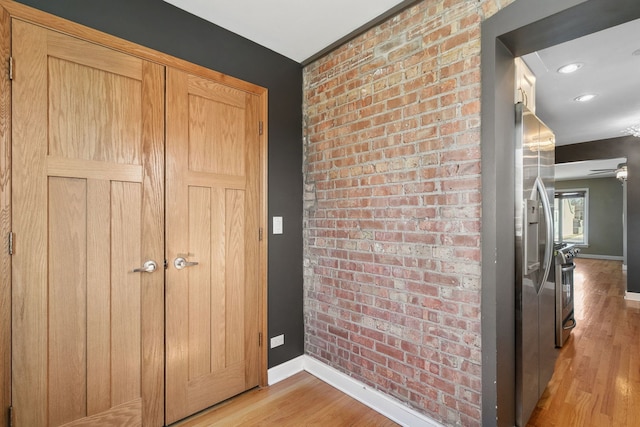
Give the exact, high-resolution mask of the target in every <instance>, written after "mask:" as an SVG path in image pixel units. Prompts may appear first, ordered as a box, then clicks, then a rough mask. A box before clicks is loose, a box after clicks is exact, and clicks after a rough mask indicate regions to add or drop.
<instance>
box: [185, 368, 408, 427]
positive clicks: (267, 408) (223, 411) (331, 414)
mask: <svg viewBox="0 0 640 427" xmlns="http://www.w3.org/2000/svg"><path fill="white" fill-rule="evenodd" d="M397 425H398V424H396V423H394V422H393V421H391V420H389V419H388V418H386V417H384V416H382V415H380V414H379V413H377V412H375V411H374V410H372V409H370V408H368V407H367V406H365V405H363V404H362V403H360V402H358V401H356V400H355V399H353V398H351V397H349V396H347V395H346V394H344V393H342V392H341V391H339V390H337V389H335V388H333V387H332V386H330V385H328V384H326V383H324V382H322V381H320V380H319V379H317V378H316V377H314V376H313V375H311V374H308V373H306V372H301V373H299V374H296V375H294V376H292V377H290V378H287V379H286V380H284V381H281V382H279V383H277V384H275V385H272V386H271V387H265V388H263V389H254V390H251V391H248V392H246V393H244V394H242V395H241V396H239V397H236V398H235V399H231V400H229V401H227V402H224V403H222V404H220V405H218V406H216V407H214V408H212V409H209V410H207V411H204V412H202V413H200V414H197V415H195V416H193V417H191V418H188V419H187V420H185V421H182V422H181V423H178V424H175V426H176V427H177V426H179V427H213V426H219V427H221V426H224V427H227V426H229V427H231V426H234V427H236V426H242V427H253V426H265V427H266V426H277V427H294V426H295V427H304V426H317V427H329V426H330V427H342V426H353V427H358V426H360V427H374V426H375V427H391V426H397Z"/></svg>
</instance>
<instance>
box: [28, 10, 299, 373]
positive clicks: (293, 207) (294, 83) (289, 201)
mask: <svg viewBox="0 0 640 427" xmlns="http://www.w3.org/2000/svg"><path fill="white" fill-rule="evenodd" d="M21 3H24V4H27V5H29V6H33V7H35V8H37V9H41V10H44V11H47V12H49V13H52V14H54V15H58V16H61V17H63V18H66V19H69V20H71V21H75V22H79V23H81V24H84V25H86V26H88V27H91V28H95V29H98V30H101V31H104V32H106V33H109V34H113V35H115V36H118V37H121V38H123V39H126V40H129V41H133V42H135V43H138V44H141V45H143V46H147V47H149V48H152V49H155V50H158V51H161V52H164V53H168V54H170V55H173V56H176V57H178V58H181V59H184V60H187V61H190V62H193V63H195V64H198V65H202V66H204V67H207V68H210V69H213V70H216V71H219V72H222V73H224V74H228V75H230V76H233V77H236V78H239V79H242V80H245V81H248V82H251V83H254V84H257V85H260V86H263V87H265V88H267V89H268V90H269V189H268V203H269V218H271V217H272V216H274V215H278V216H283V217H284V230H285V234H283V235H278V236H273V235H271V220H269V223H270V224H269V264H268V269H269V276H268V286H269V300H268V306H269V308H268V322H269V336H270V337H271V336H274V335H279V334H282V333H284V334H285V345H283V346H281V347H278V348H276V349H273V350H269V367H272V366H275V365H278V364H280V363H282V362H285V361H287V360H290V359H292V358H294V357H296V356H299V355H301V354H303V352H304V339H303V333H304V326H303V313H302V310H303V305H302V130H301V129H302V69H301V66H300V64H298V63H297V62H295V61H292V60H290V59H287V58H285V57H283V56H281V55H279V54H276V53H274V52H273V51H271V50H268V49H266V48H263V47H261V46H259V45H257V44H255V43H252V42H250V41H248V40H246V39H244V38H242V37H239V36H237V35H235V34H233V33H230V32H228V31H226V30H224V29H222V28H220V27H218V26H215V25H213V24H211V23H208V22H207V21H204V20H202V19H200V18H197V17H195V16H193V15H191V14H188V13H186V12H184V11H182V10H180V9H178V8H175V7H174V6H172V5H170V4H168V3H165V2H163V1H159V0H110V1H97V0H56V1H50V0H21ZM266 343H267V344H268V340H266Z"/></svg>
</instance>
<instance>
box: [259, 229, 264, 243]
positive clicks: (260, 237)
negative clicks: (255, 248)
mask: <svg viewBox="0 0 640 427" xmlns="http://www.w3.org/2000/svg"><path fill="white" fill-rule="evenodd" d="M263 234H264V232H263V231H262V227H260V230H258V240H259V241H261V242H262V238H263Z"/></svg>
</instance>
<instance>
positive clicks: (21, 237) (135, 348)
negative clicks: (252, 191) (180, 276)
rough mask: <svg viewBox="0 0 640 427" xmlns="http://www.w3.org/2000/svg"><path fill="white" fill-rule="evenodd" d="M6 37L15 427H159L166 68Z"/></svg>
mask: <svg viewBox="0 0 640 427" xmlns="http://www.w3.org/2000/svg"><path fill="white" fill-rule="evenodd" d="M12 25H13V27H12V28H13V30H12V31H13V32H12V43H13V46H12V52H13V58H14V61H15V67H14V69H15V72H14V80H13V82H12V87H13V118H14V119H13V128H12V132H13V135H12V153H13V165H12V166H13V168H12V171H13V172H12V173H13V194H12V204H13V231H14V233H15V247H14V249H15V252H14V255H13V264H12V268H13V270H12V271H13V294H12V299H13V326H12V327H13V335H12V344H13V346H12V347H13V348H12V351H13V367H12V369H13V383H12V387H13V389H12V390H13V407H14V410H15V411H14V412H15V415H16V422H17V424H18V425H20V426H31V427H39V426H60V425H67V426H75V425H87V424H92V425H114V426H116V425H117V426H127V425H130V426H139V425H145V426H160V425H163V423H164V419H163V397H164V393H163V366H164V365H163V363H164V354H163V347H164V341H163V338H164V335H163V333H164V305H163V299H164V277H163V269H162V268H161V266H162V262H163V258H164V257H163V255H164V235H163V232H164V230H163V225H164V224H163V157H164V154H163V139H164V96H163V91H164V68H163V67H161V66H158V65H155V64H152V63H149V62H145V61H142V60H139V59H136V58H133V57H130V56H127V55H124V54H121V53H118V52H115V51H112V50H109V49H106V48H103V47H99V46H96V45H93V44H90V43H87V42H83V41H80V40H78V39H74V38H72V37H68V36H65V35H62V34H59V33H56V32H52V31H49V30H46V29H44V28H42V27H38V26H35V25H31V24H28V23H24V22H21V21H19V20H14V21H13V23H12ZM146 260H155V261H156V262H157V263H158V264H159V268H158V271H156V272H154V273H145V272H142V273H141V272H132V270H133V269H134V268H137V267H140V266H141V265H142V264H143V262H145V261H146Z"/></svg>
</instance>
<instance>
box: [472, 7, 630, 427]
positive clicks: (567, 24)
mask: <svg viewBox="0 0 640 427" xmlns="http://www.w3.org/2000/svg"><path fill="white" fill-rule="evenodd" d="M637 18H640V2H639V1H637V0H537V1H526V0H516V1H515V2H514V3H512V4H511V5H509V6H507V7H506V8H504V9H502V10H501V11H499V12H498V13H496V14H495V15H494V16H492V17H491V18H489V19H487V20H486V21H484V23H483V25H482V54H481V55H482V63H481V67H482V113H481V115H482V135H481V138H482V422H483V425H485V426H493V425H500V426H513V425H514V424H515V416H514V414H515V411H514V406H515V397H514V396H515V377H514V376H513V372H515V366H514V365H515V358H514V357H513V348H514V346H515V336H514V334H513V330H514V327H513V324H512V322H511V319H513V316H514V314H513V313H514V312H515V300H514V299H513V298H512V295H513V286H514V271H515V267H514V261H515V249H514V244H513V241H514V238H513V233H514V228H515V224H514V218H513V209H514V203H513V196H512V195H513V194H514V173H513V162H512V158H513V153H512V152H513V140H514V137H515V126H514V113H513V101H514V100H513V92H514V86H513V76H512V75H508V74H505V70H507V71H508V70H509V69H511V70H513V58H514V57H515V56H520V55H524V54H527V53H531V52H533V51H535V50H538V49H542V48H545V47H549V46H553V45H555V44H558V43H562V42H564V41H567V40H571V39H574V38H576V37H581V36H583V35H586V34H590V33H593V32H595V31H599V30H602V29H605V28H608V27H611V26H614V25H618V24H621V23H624V22H627V21H630V20H633V19H637ZM556 156H557V154H556ZM608 157H618V156H616V155H609V156H608ZM620 157H622V156H620ZM556 159H557V157H556ZM556 161H558V160H556ZM630 173H631V172H630ZM638 179H640V177H638ZM639 191H640V190H639ZM629 196H630V197H629V199H631V195H629ZM638 199H639V200H638V203H640V198H638ZM638 219H640V218H638ZM630 223H631V219H630ZM638 227H640V221H639V225H638ZM637 231H640V230H637ZM637 231H636V235H637ZM633 232H634V231H633V230H631V228H629V235H630V236H631V235H633V234H632V233H633ZM628 255H629V264H631V263H632V262H633V261H631V260H632V259H633V258H631V253H630V252H629V253H628ZM630 267H631V266H629V268H630ZM637 268H638V269H640V266H638V267H637ZM628 274H629V275H628V281H629V283H630V288H631V286H634V285H631V282H633V280H640V279H637V278H638V277H640V276H638V275H636V276H635V277H636V278H633V279H632V275H631V270H629V273H628ZM635 286H638V287H640V283H638V284H637V285H635Z"/></svg>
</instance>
